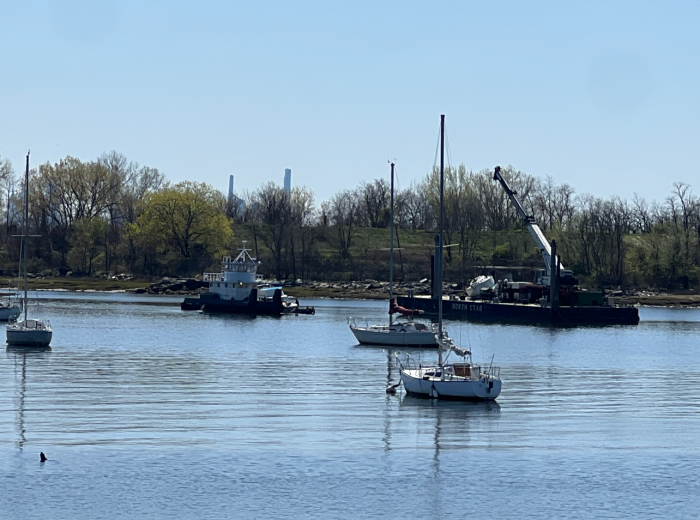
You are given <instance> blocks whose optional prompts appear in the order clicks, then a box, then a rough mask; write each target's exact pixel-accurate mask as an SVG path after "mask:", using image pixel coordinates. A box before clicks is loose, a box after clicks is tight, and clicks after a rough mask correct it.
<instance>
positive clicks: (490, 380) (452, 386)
mask: <svg viewBox="0 0 700 520" xmlns="http://www.w3.org/2000/svg"><path fill="white" fill-rule="evenodd" d="M444 132H445V116H444V115H443V116H442V117H441V121H440V233H439V235H438V242H437V243H436V246H435V247H436V249H435V266H436V267H435V277H436V279H437V283H436V284H435V286H436V288H437V300H438V302H439V303H438V333H437V339H438V362H437V365H432V366H422V365H418V364H416V363H415V362H412V359H411V357H410V356H406V361H405V362H403V363H400V364H401V372H400V373H401V383H402V384H403V387H404V390H406V393H408V394H412V395H416V396H423V397H431V398H433V399H456V400H465V401H467V400H477V401H491V400H494V399H496V398H497V397H498V396H499V394H500V393H501V379H500V372H501V370H500V368H498V367H494V366H489V367H487V368H484V367H481V366H479V365H475V364H473V363H472V354H471V352H470V351H469V350H466V349H461V348H459V347H457V345H455V343H454V342H453V341H452V340H451V339H449V338H448V337H447V336H445V334H444V333H443V330H442V252H443V251H442V250H443V220H444V213H445V210H444V202H443V186H444V171H445V168H444V159H443V158H444V143H445V140H444V135H445V134H444ZM450 355H455V356H460V357H461V358H462V361H461V362H459V363H451V364H447V363H446V362H445V361H446V360H447V358H449V356H450Z"/></svg>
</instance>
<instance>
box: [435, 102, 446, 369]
mask: <svg viewBox="0 0 700 520" xmlns="http://www.w3.org/2000/svg"><path fill="white" fill-rule="evenodd" d="M444 191H445V114H442V115H440V234H439V235H438V244H437V246H438V247H437V251H436V252H435V258H436V259H437V260H438V261H437V262H436V263H437V268H436V269H435V275H436V279H437V290H436V294H437V299H438V335H439V338H440V339H441V340H442V228H443V218H444V215H445V201H444ZM438 364H439V365H440V366H442V346H441V345H440V343H439V342H438Z"/></svg>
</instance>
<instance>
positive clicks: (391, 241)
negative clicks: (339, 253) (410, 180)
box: [389, 163, 394, 327]
mask: <svg viewBox="0 0 700 520" xmlns="http://www.w3.org/2000/svg"><path fill="white" fill-rule="evenodd" d="M389 227H390V228H391V231H390V232H389V237H390V238H389V326H390V327H391V325H392V324H393V316H394V315H393V314H392V313H391V302H392V301H393V300H394V163H391V207H390V208H389Z"/></svg>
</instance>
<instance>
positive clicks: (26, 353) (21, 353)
mask: <svg viewBox="0 0 700 520" xmlns="http://www.w3.org/2000/svg"><path fill="white" fill-rule="evenodd" d="M50 351H51V347H22V346H13V345H8V346H7V356H8V357H10V358H12V359H13V361H14V369H15V379H19V381H18V386H17V395H16V401H17V404H16V410H15V415H16V419H17V421H16V423H17V436H18V439H17V448H19V449H20V450H21V449H22V448H23V447H24V445H25V443H26V442H27V437H26V433H27V430H26V426H25V417H24V412H25V406H26V399H27V363H28V360H29V364H30V365H31V363H32V362H33V360H37V359H42V358H45V357H46V356H47V355H48V353H49V352H50Z"/></svg>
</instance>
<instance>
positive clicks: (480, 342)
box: [477, 327, 486, 359]
mask: <svg viewBox="0 0 700 520" xmlns="http://www.w3.org/2000/svg"><path fill="white" fill-rule="evenodd" d="M477 330H478V331H479V349H480V350H481V359H486V358H485V357H484V340H482V339H481V327H479V328H477Z"/></svg>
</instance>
